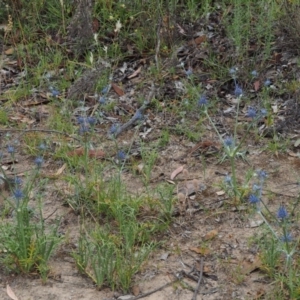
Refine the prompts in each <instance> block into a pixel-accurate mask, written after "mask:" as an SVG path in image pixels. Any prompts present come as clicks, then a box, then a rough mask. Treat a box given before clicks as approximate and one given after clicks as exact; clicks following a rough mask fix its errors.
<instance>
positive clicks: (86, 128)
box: [79, 123, 91, 135]
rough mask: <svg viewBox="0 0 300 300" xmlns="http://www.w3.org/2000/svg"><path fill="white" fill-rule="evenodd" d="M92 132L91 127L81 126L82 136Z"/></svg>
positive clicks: (87, 125) (80, 132) (85, 124)
mask: <svg viewBox="0 0 300 300" xmlns="http://www.w3.org/2000/svg"><path fill="white" fill-rule="evenodd" d="M90 130H91V127H90V126H89V124H87V123H83V124H80V125H79V134H80V135H83V134H86V133H88V132H90Z"/></svg>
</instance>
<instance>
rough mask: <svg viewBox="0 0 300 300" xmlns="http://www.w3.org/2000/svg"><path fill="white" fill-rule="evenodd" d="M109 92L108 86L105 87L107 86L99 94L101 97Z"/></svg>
mask: <svg viewBox="0 0 300 300" xmlns="http://www.w3.org/2000/svg"><path fill="white" fill-rule="evenodd" d="M109 90H110V84H109V85H107V86H105V87H104V88H103V89H102V91H101V94H102V95H105V94H107V93H108V92H109Z"/></svg>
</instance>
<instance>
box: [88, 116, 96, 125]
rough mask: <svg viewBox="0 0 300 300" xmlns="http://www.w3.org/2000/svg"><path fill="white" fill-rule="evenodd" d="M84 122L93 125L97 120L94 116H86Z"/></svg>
mask: <svg viewBox="0 0 300 300" xmlns="http://www.w3.org/2000/svg"><path fill="white" fill-rule="evenodd" d="M86 122H87V123H88V124H89V125H91V126H94V125H95V124H96V123H97V120H96V118H94V117H87V118H86Z"/></svg>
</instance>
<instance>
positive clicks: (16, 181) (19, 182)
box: [14, 176, 22, 185]
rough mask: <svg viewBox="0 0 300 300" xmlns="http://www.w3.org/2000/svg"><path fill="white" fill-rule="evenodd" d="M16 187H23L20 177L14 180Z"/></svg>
mask: <svg viewBox="0 0 300 300" xmlns="http://www.w3.org/2000/svg"><path fill="white" fill-rule="evenodd" d="M14 182H15V185H22V179H21V178H20V177H18V176H17V177H15V179H14Z"/></svg>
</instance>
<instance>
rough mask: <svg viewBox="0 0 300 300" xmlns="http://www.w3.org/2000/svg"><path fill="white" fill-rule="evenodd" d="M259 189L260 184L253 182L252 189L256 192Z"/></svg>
mask: <svg viewBox="0 0 300 300" xmlns="http://www.w3.org/2000/svg"><path fill="white" fill-rule="evenodd" d="M260 190H261V186H260V185H258V184H253V187H252V191H253V192H257V191H260Z"/></svg>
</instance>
